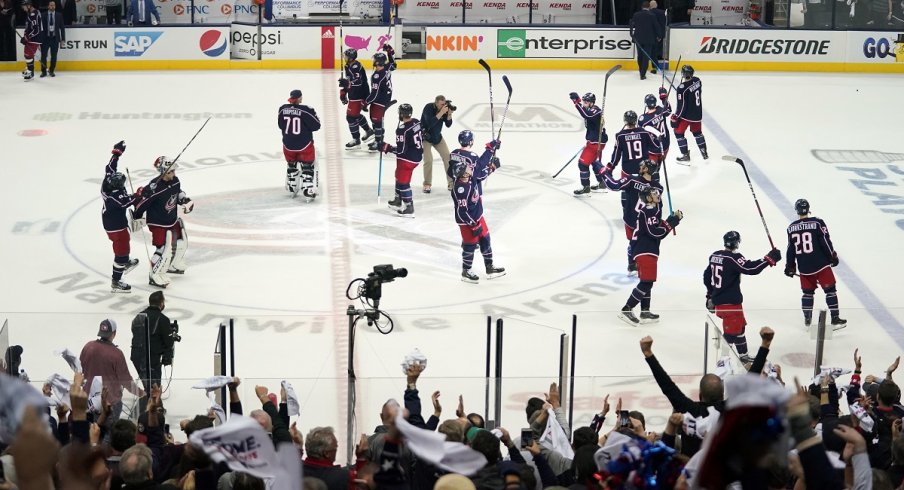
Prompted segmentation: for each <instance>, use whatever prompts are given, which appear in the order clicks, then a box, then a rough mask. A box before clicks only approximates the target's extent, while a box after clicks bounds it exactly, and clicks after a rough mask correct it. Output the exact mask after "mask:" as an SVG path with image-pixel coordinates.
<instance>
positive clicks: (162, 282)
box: [148, 274, 170, 289]
mask: <svg viewBox="0 0 904 490" xmlns="http://www.w3.org/2000/svg"><path fill="white" fill-rule="evenodd" d="M148 284H150V285H151V286H154V287H157V288H164V289H165V288H166V287H167V286H169V284H170V281H169V278H167V277H166V274H150V275H149V276H148Z"/></svg>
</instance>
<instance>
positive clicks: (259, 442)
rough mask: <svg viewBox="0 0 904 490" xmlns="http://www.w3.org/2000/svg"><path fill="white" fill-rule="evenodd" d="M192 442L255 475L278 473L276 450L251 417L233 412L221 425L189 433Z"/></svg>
mask: <svg viewBox="0 0 904 490" xmlns="http://www.w3.org/2000/svg"><path fill="white" fill-rule="evenodd" d="M190 440H191V443H192V444H194V445H195V447H197V448H199V449H203V450H204V452H206V453H207V455H208V456H210V459H212V460H213V461H214V462H215V463H226V464H227V465H228V466H229V469H231V470H234V471H241V472H244V473H248V474H250V475H253V476H256V477H258V478H265V479H272V478H275V477H276V476H278V474H279V470H280V468H279V467H278V466H277V464H276V450H275V449H274V448H273V442H272V441H271V440H270V437H269V436H267V433H266V432H264V429H263V428H262V427H261V425H260V424H259V423H258V422H257V421H256V420H254V419H252V418H250V417H244V416H242V415H236V414H233V416H232V417H231V418H230V419H229V421H228V422H226V423H225V424H223V425H220V426H217V427H212V428H210V429H204V430H199V431H197V432H194V433H192V435H191V437H190Z"/></svg>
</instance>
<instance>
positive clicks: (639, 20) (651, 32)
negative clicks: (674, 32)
mask: <svg viewBox="0 0 904 490" xmlns="http://www.w3.org/2000/svg"><path fill="white" fill-rule="evenodd" d="M664 35H665V32H664V31H663V29H662V27H661V26H660V25H659V21H658V20H656V16H655V15H654V14H653V12H650V11H649V10H641V11H639V12H634V16H633V17H631V38H632V39H634V42H635V43H638V44H642V45H653V44H655V43H656V40H657V39H662V38H663V36H664Z"/></svg>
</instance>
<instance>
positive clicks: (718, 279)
mask: <svg viewBox="0 0 904 490" xmlns="http://www.w3.org/2000/svg"><path fill="white" fill-rule="evenodd" d="M709 272H710V276H711V277H710V278H709V284H710V285H711V286H712V287H714V288H716V289H719V288H721V287H722V266H721V265H710V266H709Z"/></svg>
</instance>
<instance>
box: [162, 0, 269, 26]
mask: <svg viewBox="0 0 904 490" xmlns="http://www.w3.org/2000/svg"><path fill="white" fill-rule="evenodd" d="M154 2H155V3H156V5H157V12H159V13H160V22H162V23H164V24H191V22H192V14H194V21H195V24H225V23H228V22H230V21H232V20H233V12H234V11H235V8H234V7H233V1H232V0H194V6H192V0H154ZM254 20H255V21H257V13H255V17H254Z"/></svg>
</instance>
